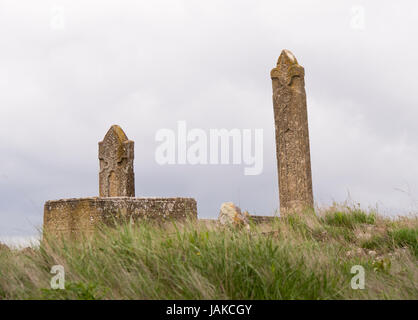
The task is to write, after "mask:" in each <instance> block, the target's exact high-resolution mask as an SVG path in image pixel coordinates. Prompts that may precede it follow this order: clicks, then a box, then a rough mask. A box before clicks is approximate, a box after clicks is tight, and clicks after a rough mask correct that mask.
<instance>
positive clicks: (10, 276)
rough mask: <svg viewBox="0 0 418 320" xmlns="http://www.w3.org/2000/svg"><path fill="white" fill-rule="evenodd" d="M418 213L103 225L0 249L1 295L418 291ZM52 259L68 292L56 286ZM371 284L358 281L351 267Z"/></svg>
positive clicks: (292, 295)
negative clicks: (75, 235) (73, 237)
mask: <svg viewBox="0 0 418 320" xmlns="http://www.w3.org/2000/svg"><path fill="white" fill-rule="evenodd" d="M417 262H418V219H417V217H408V218H406V217H404V218H398V219H396V220H390V219H388V218H383V217H381V216H379V215H377V214H374V213H365V212H363V211H361V210H360V209H358V208H349V207H345V208H344V207H340V208H336V207H335V208H330V209H328V210H325V211H323V212H321V213H319V214H318V213H317V215H315V214H312V213H306V214H302V215H295V216H288V217H287V218H280V219H279V218H277V219H275V221H274V222H273V223H270V224H261V225H251V228H250V231H248V230H246V229H245V228H243V229H237V228H223V227H218V226H215V225H214V224H207V223H203V222H188V223H185V224H182V225H180V224H174V223H173V224H170V225H166V226H157V225H152V224H150V223H142V224H141V225H135V224H131V223H128V222H127V223H123V224H120V225H118V226H117V227H116V228H111V227H105V226H103V227H101V228H100V230H99V231H97V233H96V234H95V236H94V237H91V238H88V239H83V240H82V241H63V242H60V241H57V240H53V239H47V240H46V241H45V242H43V243H42V244H41V246H40V247H38V248H33V249H24V250H10V249H7V248H6V247H0V299H418V264H417ZM53 265H62V266H64V268H65V280H66V283H65V285H66V288H65V290H53V289H51V287H50V280H51V277H52V276H53V274H51V273H50V271H51V267H52V266H53ZM354 265H361V266H363V267H364V270H365V289H364V290H353V289H352V288H351V285H350V283H351V279H352V277H353V276H354V274H351V272H350V271H351V268H352V266H354Z"/></svg>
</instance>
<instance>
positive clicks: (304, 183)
mask: <svg viewBox="0 0 418 320" xmlns="http://www.w3.org/2000/svg"><path fill="white" fill-rule="evenodd" d="M270 75H271V79H272V82H273V108H274V121H275V129H276V154H277V169H278V176H279V198H280V213H281V214H286V213H290V212H296V211H301V210H304V209H306V208H313V194H312V175H311V159H310V150H309V131H308V114H307V107H306V93H305V80H304V76H305V71H304V68H303V67H302V66H300V65H299V64H298V61H297V60H296V58H295V56H294V55H293V54H292V53H291V52H290V51H288V50H283V51H282V53H281V54H280V57H279V59H278V61H277V66H276V68H274V69H273V70H271V73H270Z"/></svg>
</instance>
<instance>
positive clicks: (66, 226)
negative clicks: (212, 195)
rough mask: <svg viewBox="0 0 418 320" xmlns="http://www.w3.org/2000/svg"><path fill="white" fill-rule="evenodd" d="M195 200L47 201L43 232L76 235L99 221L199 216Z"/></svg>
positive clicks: (98, 199) (106, 222) (166, 219)
mask: <svg viewBox="0 0 418 320" xmlns="http://www.w3.org/2000/svg"><path fill="white" fill-rule="evenodd" d="M196 218H197V208H196V201H195V200H194V199H191V198H131V197H114V198H99V197H92V198H81V199H62V200H54V201H47V202H46V203H45V206H44V232H46V233H47V234H48V235H53V236H60V235H64V236H66V235H75V236H76V235H77V234H78V233H80V232H87V233H89V232H91V231H93V230H94V228H95V226H97V225H98V224H99V223H104V224H108V225H109V224H112V223H114V222H117V221H119V220H122V219H132V220H137V219H144V220H157V221H160V222H164V221H171V220H185V219H196Z"/></svg>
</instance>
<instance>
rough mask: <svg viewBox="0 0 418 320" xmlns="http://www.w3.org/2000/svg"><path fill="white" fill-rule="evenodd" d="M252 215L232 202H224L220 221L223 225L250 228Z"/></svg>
mask: <svg viewBox="0 0 418 320" xmlns="http://www.w3.org/2000/svg"><path fill="white" fill-rule="evenodd" d="M249 218H250V215H249V214H248V212H247V211H244V212H241V209H240V208H239V207H237V206H236V205H235V204H234V203H232V202H224V203H222V205H221V210H220V212H219V217H218V221H219V223H220V224H221V225H233V226H245V227H247V228H248V227H249Z"/></svg>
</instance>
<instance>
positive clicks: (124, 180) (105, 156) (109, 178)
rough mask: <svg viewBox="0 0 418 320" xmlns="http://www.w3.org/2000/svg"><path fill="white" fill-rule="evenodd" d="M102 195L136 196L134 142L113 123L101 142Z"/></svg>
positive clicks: (100, 179)
mask: <svg viewBox="0 0 418 320" xmlns="http://www.w3.org/2000/svg"><path fill="white" fill-rule="evenodd" d="M99 160H100V172H99V194H100V197H135V180H134V179H135V178H134V163H133V162H134V142H133V141H131V140H128V137H127V136H126V134H125V132H123V130H122V129H121V127H119V126H118V125H113V126H112V127H111V128H110V129H109V131H108V132H107V133H106V135H105V137H104V139H103V141H101V142H99Z"/></svg>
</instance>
